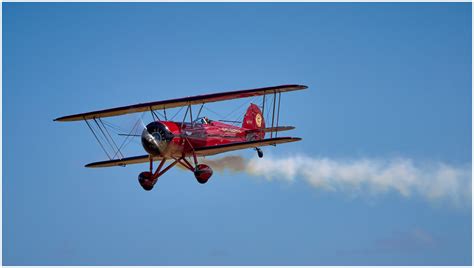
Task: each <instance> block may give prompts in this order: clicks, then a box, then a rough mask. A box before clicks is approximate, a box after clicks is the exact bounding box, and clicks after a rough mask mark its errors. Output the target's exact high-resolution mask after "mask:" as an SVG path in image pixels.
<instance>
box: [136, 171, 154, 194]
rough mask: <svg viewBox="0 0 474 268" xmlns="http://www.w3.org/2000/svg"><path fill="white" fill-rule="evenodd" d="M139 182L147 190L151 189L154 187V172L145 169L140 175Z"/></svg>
mask: <svg viewBox="0 0 474 268" xmlns="http://www.w3.org/2000/svg"><path fill="white" fill-rule="evenodd" d="M138 182H139V183H140V185H141V186H142V187H143V189H144V190H145V191H150V190H151V189H153V185H154V183H153V174H152V173H151V172H148V171H144V172H142V173H140V175H138Z"/></svg>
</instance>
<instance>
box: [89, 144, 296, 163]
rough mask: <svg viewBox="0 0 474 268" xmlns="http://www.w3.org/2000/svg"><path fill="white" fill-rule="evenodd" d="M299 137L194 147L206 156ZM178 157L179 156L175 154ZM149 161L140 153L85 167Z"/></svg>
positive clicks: (157, 157)
mask: <svg viewBox="0 0 474 268" xmlns="http://www.w3.org/2000/svg"><path fill="white" fill-rule="evenodd" d="M300 140H301V138H292V137H281V138H272V139H263V140H257V141H246V142H237V143H229V144H224V145H215V146H206V147H200V148H196V149H195V153H196V155H197V156H207V155H215V154H220V153H225V152H230V151H235V150H242V149H248V148H255V147H261V146H268V145H276V144H281V143H287V142H295V141H300ZM177 157H179V156H177ZM161 159H163V157H161V156H156V157H153V160H155V161H156V160H161ZM148 161H149V156H148V155H140V156H132V157H126V158H122V159H116V160H107V161H101V162H94V163H90V164H87V165H86V167H91V168H92V167H114V166H126V165H131V164H139V163H146V162H148Z"/></svg>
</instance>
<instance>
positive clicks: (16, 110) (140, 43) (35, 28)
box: [2, 3, 472, 265]
mask: <svg viewBox="0 0 474 268" xmlns="http://www.w3.org/2000/svg"><path fill="white" fill-rule="evenodd" d="M471 30H472V29H471V3H449V4H446V3H384V4H372V3H370V4H367V3H366V4H357V3H331V4H325V3H303V4H302V3H300V4H285V3H280V4H272V3H267V4H263V3H227V4H215V3H207V4H198V3H171V4H166V3H144V4H130V3H121V4H110V3H95V4H92V3H80V4H78V3H76V4H57V3H37V4H32V3H4V4H3V85H2V86H3V193H2V194H3V264H4V265H193V264H194V265H214V264H220V265H292V264H301V265H303V264H304V265H345V264H360V265H380V264H383V265H405V264H411V265H418V264H427V265H437V264H442V265H453V264H461V265H470V264H471V205H470V203H471V197H470V195H469V197H468V200H464V199H463V200H462V202H461V203H460V204H459V203H458V204H453V203H452V202H450V201H449V200H446V199H437V200H430V199H429V198H425V197H423V196H422V195H416V194H412V195H409V196H404V195H402V194H400V193H399V192H397V191H396V190H388V191H385V192H382V193H377V194H372V193H369V192H365V191H362V192H361V193H358V194H357V195H352V194H348V193H347V192H345V191H328V190H325V189H323V188H318V187H311V186H310V185H309V184H308V183H307V182H306V181H305V180H304V179H302V178H299V177H298V176H297V178H295V180H293V181H291V182H289V181H286V180H278V179H275V180H271V181H267V180H266V179H265V178H264V177H263V176H258V175H257V176H250V175H249V174H247V173H243V172H237V173H232V172H224V173H216V174H214V176H213V178H212V179H211V181H210V182H209V183H208V184H206V185H200V184H198V183H197V182H196V181H195V179H194V177H193V176H192V174H190V173H188V172H185V171H182V170H180V169H174V170H172V171H170V172H169V173H168V174H166V176H164V177H163V178H162V179H161V180H160V181H159V182H158V184H157V185H156V187H155V189H154V190H153V191H151V192H144V191H143V190H142V189H141V188H140V187H139V185H138V182H137V175H138V174H139V173H140V172H141V171H143V170H145V169H146V164H145V165H134V166H129V167H126V168H120V167H117V168H110V169H86V168H84V167H83V165H84V164H86V163H89V162H93V161H99V160H104V159H105V155H104V153H103V152H102V151H101V150H100V147H99V146H98V145H97V144H96V142H95V140H94V138H93V136H92V135H91V134H90V132H89V130H88V129H87V127H86V125H85V124H84V123H83V122H76V123H58V122H53V121H52V119H54V118H56V117H59V116H62V115H67V114H73V113H79V112H86V111H90V110H95V109H102V108H109V107H114V106H121V105H128V104H134V103H138V102H146V101H152V100H161V99H168V98H175V97H182V96H188V95H196V94H204V93H210V92H217V91H223V90H233V89H245V88H255V87H263V86H273V85H279V84H289V83H298V84H305V85H308V86H309V87H310V88H309V90H307V91H302V92H295V93H289V94H286V95H284V96H283V98H282V115H281V122H282V124H285V125H286V124H289V125H294V126H296V127H297V128H296V130H294V131H292V132H291V133H290V134H291V135H293V136H299V137H302V138H303V141H302V142H299V143H294V144H288V145H282V146H278V147H276V148H265V154H266V155H267V156H269V157H279V158H284V157H287V156H291V155H293V154H299V155H304V156H307V157H310V158H329V159H336V160H335V161H339V160H340V159H362V158H370V159H392V158H403V159H411V160H413V161H414V162H416V163H444V164H445V165H449V166H452V167H456V168H458V167H466V166H467V169H468V170H469V171H470V163H471V72H472V69H471V45H472V44H471ZM232 105H233V104H232ZM232 105H231V104H216V106H214V107H213V108H212V109H213V110H217V111H221V109H224V108H226V109H227V111H230V110H231V109H230V108H229V107H234V106H232ZM208 115H209V116H211V117H212V114H208ZM130 118H131V119H128V120H133V119H136V117H133V116H132V117H130ZM129 147H130V148H129V151H128V152H129V153H142V152H143V151H142V149H141V148H140V145H139V143H132V144H131V145H130V146H129ZM241 155H242V156H244V157H246V158H248V159H251V160H250V161H258V159H257V158H256V157H255V152H252V151H248V152H242V153H241ZM421 170H422V171H423V169H421ZM462 186H464V185H462ZM465 186H468V187H470V177H469V183H468V184H466V185H465ZM468 189H469V188H468ZM469 192H470V191H469Z"/></svg>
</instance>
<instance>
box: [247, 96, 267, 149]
mask: <svg viewBox="0 0 474 268" xmlns="http://www.w3.org/2000/svg"><path fill="white" fill-rule="evenodd" d="M242 128H245V129H247V130H253V131H252V132H253V133H254V137H252V138H251V139H252V140H254V139H263V138H264V137H265V132H263V131H255V130H261V129H264V128H265V120H264V118H263V114H262V111H261V110H260V108H258V106H257V105H255V104H253V103H251V104H250V106H249V108H247V112H246V113H245V116H244V120H243V122H242ZM255 134H256V137H255Z"/></svg>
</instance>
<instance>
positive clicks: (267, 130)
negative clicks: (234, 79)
mask: <svg viewBox="0 0 474 268" xmlns="http://www.w3.org/2000/svg"><path fill="white" fill-rule="evenodd" d="M306 88H307V86H304V85H281V86H275V87H265V88H256V89H247V90H237V91H229V92H221V93H212V94H206V95H199V96H192V97H185V98H179V99H172V100H164V101H155V102H148V103H140V104H135V105H129V106H123V107H117V108H111V109H105V110H98V111H93V112H87V113H80V114H74V115H68V116H63V117H59V118H56V119H54V121H60V122H66V121H79V120H83V121H85V122H86V124H87V126H88V127H89V129H90V130H91V131H92V134H93V135H94V137H95V138H96V140H97V141H98V142H99V144H100V146H101V147H102V149H103V150H104V152H105V153H106V154H107V156H108V157H109V160H106V161H100V162H94V163H90V164H87V165H85V166H86V167H89V168H97V167H112V166H126V165H130V164H138V163H149V169H148V171H144V172H141V173H140V174H139V176H138V181H139V183H140V185H141V186H142V187H143V189H145V190H147V191H149V190H151V189H152V188H153V187H154V185H155V184H156V182H157V181H158V178H159V177H161V176H162V175H163V174H165V173H166V172H167V171H168V170H170V169H171V168H172V167H174V166H175V165H177V164H178V165H181V166H182V167H183V168H185V169H187V170H189V171H191V172H193V174H194V176H195V178H196V180H197V181H198V182H199V183H201V184H204V183H206V182H207V181H208V180H209V178H210V177H211V176H212V173H213V171H212V168H211V167H209V166H208V165H206V164H202V163H199V162H198V157H205V156H210V155H215V154H220V153H224V152H229V151H234V150H242V149H255V150H256V151H257V154H258V156H259V157H260V158H261V157H263V151H262V150H261V149H260V147H262V146H268V145H273V146H276V145H277V144H281V143H288V142H295V141H300V140H301V138H296V137H278V132H281V131H286V130H291V129H294V127H291V126H279V115H280V101H281V93H285V92H289V91H295V90H302V89H306ZM257 96H258V97H260V96H261V97H262V103H261V106H259V105H257V104H254V103H250V105H249V106H248V108H247V110H246V112H245V114H244V116H243V121H242V122H241V125H240V126H236V125H233V124H229V123H228V122H225V121H224V120H211V119H209V118H208V117H202V116H201V112H202V108H203V107H204V105H206V104H208V103H212V102H220V101H226V100H232V99H240V98H250V97H257ZM267 96H270V97H271V96H272V97H273V98H272V101H271V102H270V101H269V100H267V103H265V101H266V99H267V98H268V99H269V98H270V97H267ZM269 102H270V103H269ZM265 105H267V109H268V108H269V106H270V105H271V106H270V108H269V109H268V110H270V111H271V113H272V116H271V126H267V125H266V122H265V118H264V114H263V113H262V110H263V111H265ZM193 106H194V107H196V106H198V107H199V106H200V108H199V111H198V113H197V115H196V116H195V117H194V118H193V109H192V107H193ZM178 107H180V108H181V109H183V108H186V112H185V114H184V117H183V119H182V120H181V121H173V120H172V119H171V120H169V119H168V117H167V113H166V111H167V110H169V109H172V108H178ZM270 111H269V113H270ZM140 112H142V113H144V112H147V113H148V112H150V113H151V116H152V117H153V121H152V122H150V123H149V124H147V125H146V126H144V128H143V131H142V132H141V134H135V135H134V134H130V133H129V134H123V135H124V136H132V137H133V136H137V137H140V138H141V144H142V146H143V149H144V150H145V151H146V154H144V155H140V156H132V157H124V155H123V153H122V152H121V147H122V145H123V143H122V145H121V146H120V147H119V146H117V143H116V142H115V141H114V139H113V138H112V135H110V132H109V131H108V127H107V125H106V124H104V121H103V118H106V117H113V116H120V115H125V114H130V113H140ZM159 115H161V116H159ZM188 115H189V121H186V120H187V118H188ZM239 123H240V122H239ZM94 124H95V127H94V128H93V127H92V125H94ZM99 135H101V137H102V139H99ZM266 135H269V136H270V137H269V138H265V136H266ZM127 138H128V137H127ZM104 140H105V141H106V142H104ZM104 143H108V145H109V146H111V147H112V148H115V149H114V150H115V153H113V154H111V153H108V152H107V150H105V148H104ZM155 161H159V164H158V167H157V168H156V169H153V163H154V162H155ZM167 161H171V163H169V164H168V165H167V166H166V167H165V163H166V162H167Z"/></svg>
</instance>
